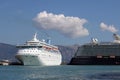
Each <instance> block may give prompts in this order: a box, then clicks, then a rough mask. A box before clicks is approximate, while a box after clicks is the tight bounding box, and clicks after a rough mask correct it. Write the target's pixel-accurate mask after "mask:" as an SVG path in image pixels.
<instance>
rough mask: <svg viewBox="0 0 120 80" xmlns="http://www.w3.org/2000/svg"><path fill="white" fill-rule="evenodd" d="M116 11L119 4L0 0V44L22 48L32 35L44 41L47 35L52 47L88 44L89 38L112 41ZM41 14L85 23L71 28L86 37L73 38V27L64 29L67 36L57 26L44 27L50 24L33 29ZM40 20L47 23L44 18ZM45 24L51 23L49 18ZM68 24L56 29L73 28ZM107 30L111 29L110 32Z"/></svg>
mask: <svg viewBox="0 0 120 80" xmlns="http://www.w3.org/2000/svg"><path fill="white" fill-rule="evenodd" d="M119 8H120V0H1V1H0V43H8V44H13V45H16V44H18V43H20V44H22V43H24V42H25V41H27V40H30V39H32V36H33V34H34V33H35V32H37V33H38V38H39V39H43V38H45V39H46V38H47V35H49V36H50V37H51V40H52V43H53V44H59V45H73V44H84V43H87V42H90V40H91V38H92V37H96V38H98V40H99V41H112V40H113V37H112V34H113V33H117V34H120V9H119ZM44 12H46V14H47V15H49V14H52V16H53V17H55V16H57V17H56V18H57V19H58V17H60V15H63V18H64V19H68V17H69V18H70V19H73V21H74V19H75V18H78V19H79V20H82V19H84V20H86V21H85V22H83V23H81V22H80V23H79V24H80V25H81V26H78V24H76V23H75V24H74V25H76V26H77V27H76V28H80V27H81V28H80V32H81V31H83V30H86V34H83V33H84V31H83V32H81V33H80V32H79V30H77V31H78V34H80V36H79V35H77V37H74V36H75V35H76V33H77V31H76V33H74V32H75V31H74V28H75V27H74V25H73V26H71V27H70V28H69V26H68V28H66V27H67V25H66V27H64V28H65V29H67V30H66V31H69V32H68V33H66V31H65V30H62V29H60V26H59V24H56V26H57V25H58V26H59V27H58V28H56V27H52V28H49V26H48V25H50V24H52V23H50V24H48V25H45V24H44V23H45V22H44V23H42V22H40V25H36V23H39V22H36V21H35V20H34V19H35V18H37V15H38V14H40V13H44ZM53 17H52V18H53ZM56 18H55V19H56ZM40 20H41V18H40ZM43 20H48V18H45V19H43ZM49 20H51V18H50V16H49ZM75 20H76V19H75ZM38 21H39V19H38ZM68 21H69V19H68V20H67V21H65V22H66V23H65V22H61V24H60V25H64V24H62V23H65V24H68V25H72V24H73V23H71V24H69V22H68ZM76 22H77V21H76ZM102 24H103V26H102ZM41 25H44V26H41ZM45 26H47V28H45ZM50 26H52V25H50ZM111 27H112V29H113V28H114V30H113V31H112V29H111ZM68 29H71V30H68ZM70 31H72V32H70ZM81 35H83V36H81ZM71 36H72V37H71ZM73 37H74V38H73Z"/></svg>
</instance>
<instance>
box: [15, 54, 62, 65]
mask: <svg viewBox="0 0 120 80" xmlns="http://www.w3.org/2000/svg"><path fill="white" fill-rule="evenodd" d="M49 54H50V53H49ZM16 58H17V59H18V60H19V61H20V62H21V63H22V64H23V65H26V66H54V65H60V64H61V55H60V54H54V53H51V54H50V55H48V54H39V55H30V54H25V55H20V54H17V55H16Z"/></svg>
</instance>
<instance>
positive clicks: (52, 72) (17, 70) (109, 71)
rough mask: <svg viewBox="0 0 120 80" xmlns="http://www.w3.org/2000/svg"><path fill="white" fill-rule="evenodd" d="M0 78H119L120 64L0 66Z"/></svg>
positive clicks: (8, 79) (111, 79)
mask: <svg viewBox="0 0 120 80" xmlns="http://www.w3.org/2000/svg"><path fill="white" fill-rule="evenodd" d="M0 80H120V66H68V65H62V66H50V67H39V66H0Z"/></svg>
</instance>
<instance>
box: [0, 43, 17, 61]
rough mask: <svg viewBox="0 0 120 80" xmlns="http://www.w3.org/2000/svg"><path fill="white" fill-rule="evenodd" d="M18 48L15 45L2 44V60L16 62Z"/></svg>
mask: <svg viewBox="0 0 120 80" xmlns="http://www.w3.org/2000/svg"><path fill="white" fill-rule="evenodd" d="M17 50H18V49H17V48H16V46H14V45H10V44H5V43H0V60H6V59H7V60H10V61H16V59H15V54H16V52H17Z"/></svg>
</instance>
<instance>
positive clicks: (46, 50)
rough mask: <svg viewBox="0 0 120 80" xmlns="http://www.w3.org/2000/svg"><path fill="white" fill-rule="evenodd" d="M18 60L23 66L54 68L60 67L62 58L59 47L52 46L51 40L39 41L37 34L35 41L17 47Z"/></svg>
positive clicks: (34, 37)
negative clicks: (55, 66) (54, 66)
mask: <svg viewBox="0 0 120 80" xmlns="http://www.w3.org/2000/svg"><path fill="white" fill-rule="evenodd" d="M17 48H18V52H17V54H16V58H17V59H18V60H19V61H20V62H21V63H22V64H23V65H39V66H52V65H60V64H61V61H62V56H61V53H60V51H59V50H58V47H57V46H53V45H51V44H50V40H47V42H46V41H45V40H42V41H40V40H38V39H37V33H35V35H34V36H33V39H32V40H30V41H27V42H26V43H25V44H23V45H17Z"/></svg>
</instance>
